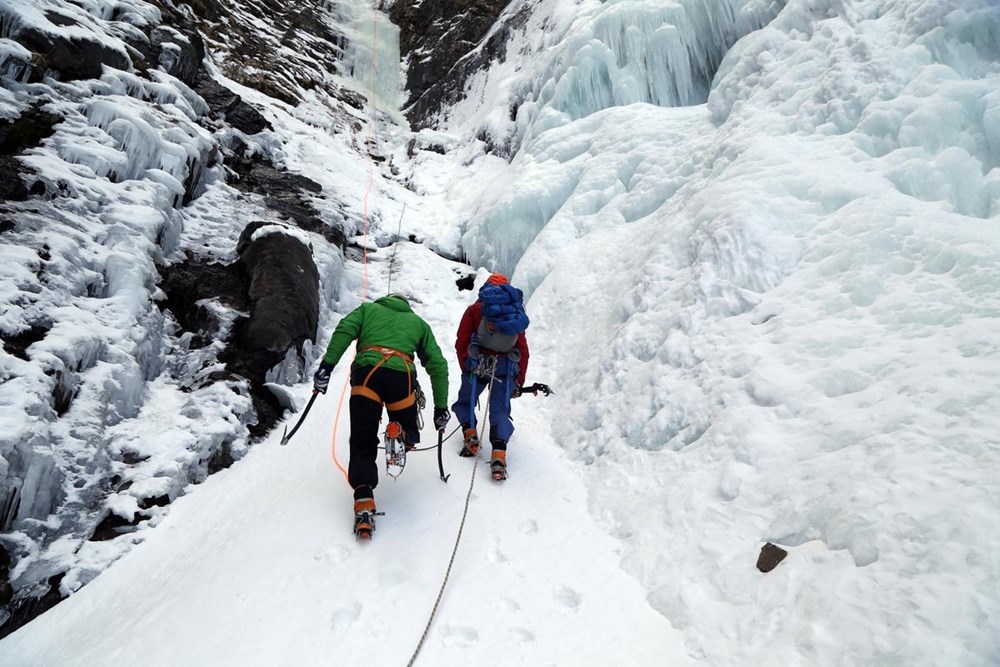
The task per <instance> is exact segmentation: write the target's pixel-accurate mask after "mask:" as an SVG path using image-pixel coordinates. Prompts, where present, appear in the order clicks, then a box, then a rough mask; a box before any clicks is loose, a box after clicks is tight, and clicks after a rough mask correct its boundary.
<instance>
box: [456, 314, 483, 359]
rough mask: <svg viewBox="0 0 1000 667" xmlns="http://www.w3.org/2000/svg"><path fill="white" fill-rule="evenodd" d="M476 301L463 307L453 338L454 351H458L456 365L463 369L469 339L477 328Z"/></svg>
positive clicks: (466, 357)
mask: <svg viewBox="0 0 1000 667" xmlns="http://www.w3.org/2000/svg"><path fill="white" fill-rule="evenodd" d="M478 305H479V303H478V302H476V303H474V304H472V305H471V306H469V307H468V308H466V309H465V313H464V314H463V315H462V321H461V322H460V323H459V325H458V336H456V338H455V352H457V353H458V367H459V369H460V370H461V371H462V372H464V371H465V360H466V359H468V357H469V341H471V340H472V334H473V333H475V331H476V329H477V328H479V318H480V317H481V315H480V308H477V306H478Z"/></svg>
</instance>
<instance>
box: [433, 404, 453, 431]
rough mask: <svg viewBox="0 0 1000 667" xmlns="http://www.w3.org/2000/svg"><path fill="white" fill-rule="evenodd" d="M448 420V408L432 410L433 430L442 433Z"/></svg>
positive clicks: (449, 416)
mask: <svg viewBox="0 0 1000 667" xmlns="http://www.w3.org/2000/svg"><path fill="white" fill-rule="evenodd" d="M449 419H451V413H450V412H448V408H434V428H436V429H437V430H439V431H443V430H444V427H445V426H447V425H448V420H449Z"/></svg>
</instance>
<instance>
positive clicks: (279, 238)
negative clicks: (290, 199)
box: [222, 221, 319, 437]
mask: <svg viewBox="0 0 1000 667" xmlns="http://www.w3.org/2000/svg"><path fill="white" fill-rule="evenodd" d="M268 226H276V225H275V223H267V222H260V221H258V222H252V223H250V224H249V225H247V227H246V229H245V230H244V231H243V234H242V235H241V236H240V240H239V242H238V243H237V246H236V248H237V252H238V253H239V255H240V259H239V262H238V263H239V265H240V268H241V271H242V273H243V275H244V276H245V277H246V280H247V300H248V302H249V306H250V314H249V316H248V317H245V318H241V319H239V320H238V321H237V322H236V325H235V326H234V328H233V336H232V341H231V342H230V344H229V345H228V346H227V347H226V351H225V353H224V354H223V356H222V358H223V360H224V361H225V362H226V368H227V369H229V370H230V371H231V372H233V373H236V374H237V375H240V376H242V377H245V378H246V379H247V380H248V381H249V382H250V390H251V397H252V399H253V403H254V408H255V409H256V410H257V423H256V424H255V425H253V426H251V427H250V433H251V435H253V436H255V437H256V436H260V435H263V434H265V433H267V431H268V430H270V428H271V427H272V426H273V425H274V423H275V422H276V421H277V420H278V419H279V418H280V417H281V415H282V414H283V412H284V410H283V408H282V407H281V405H280V404H279V402H278V400H277V399H276V398H275V396H274V394H273V393H272V392H271V391H270V390H269V389H267V387H265V386H264V385H265V383H266V381H267V380H266V378H267V372H268V371H269V370H270V369H271V368H273V367H274V366H276V365H278V364H279V363H281V362H282V360H284V359H285V356H286V355H287V353H288V352H289V351H290V350H293V349H295V350H298V349H301V347H302V345H303V343H305V342H306V341H307V340H309V341H312V340H315V336H316V325H317V322H318V320H319V271H317V269H316V265H315V263H314V262H313V259H312V251H311V249H310V248H308V247H306V245H305V244H303V243H302V241H300V240H299V239H297V238H296V237H294V236H291V235H289V234H285V233H281V232H280V231H278V232H276V233H270V234H265V235H263V236H259V237H258V238H256V239H255V238H253V237H254V234H255V232H257V231H258V230H260V229H261V228H263V227H268Z"/></svg>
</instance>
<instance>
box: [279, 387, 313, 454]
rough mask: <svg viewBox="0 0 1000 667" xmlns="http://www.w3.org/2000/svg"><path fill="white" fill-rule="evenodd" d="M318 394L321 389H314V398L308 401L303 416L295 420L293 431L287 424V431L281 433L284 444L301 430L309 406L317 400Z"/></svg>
mask: <svg viewBox="0 0 1000 667" xmlns="http://www.w3.org/2000/svg"><path fill="white" fill-rule="evenodd" d="M317 396H319V391H317V390H315V389H313V395H312V398H310V399H309V402H308V403H306V409H305V410H303V411H302V416H301V417H299V420H298V421H297V422H295V426H293V427H292V432H291V433H289V432H288V427H287V426H286V427H285V432H284V433H283V434H282V435H281V444H282V445H287V444H288V441H289V440H291V439H292V436H293V435H295V432H296V431H298V430H299V427H300V426H302V422H304V421H305V420H306V415H307V414H309V408H311V407H312V406H313V401H315V400H316V397H317Z"/></svg>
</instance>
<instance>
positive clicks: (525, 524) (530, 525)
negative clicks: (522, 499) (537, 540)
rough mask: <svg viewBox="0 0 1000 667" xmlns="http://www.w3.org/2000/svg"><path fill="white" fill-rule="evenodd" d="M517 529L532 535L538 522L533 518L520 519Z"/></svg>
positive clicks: (536, 529) (535, 531)
mask: <svg viewBox="0 0 1000 667" xmlns="http://www.w3.org/2000/svg"><path fill="white" fill-rule="evenodd" d="M517 529H518V530H520V531H521V532H522V533H523V534H525V535H534V534H535V533H537V532H538V522H537V521H535V520H534V519H528V520H527V521H522V522H521V525H520V526H518V527H517Z"/></svg>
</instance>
